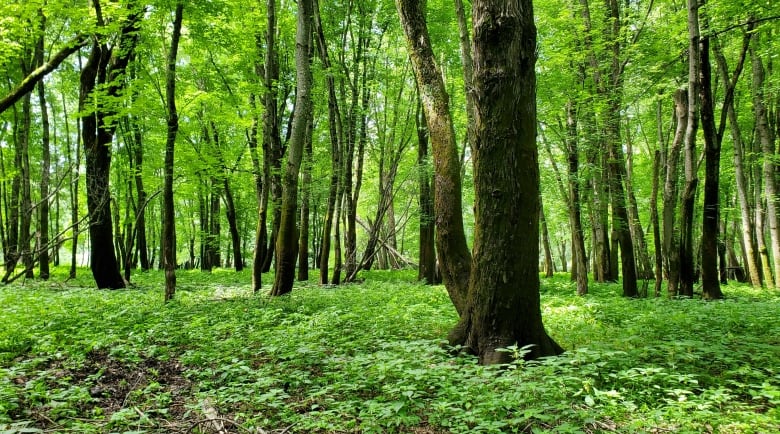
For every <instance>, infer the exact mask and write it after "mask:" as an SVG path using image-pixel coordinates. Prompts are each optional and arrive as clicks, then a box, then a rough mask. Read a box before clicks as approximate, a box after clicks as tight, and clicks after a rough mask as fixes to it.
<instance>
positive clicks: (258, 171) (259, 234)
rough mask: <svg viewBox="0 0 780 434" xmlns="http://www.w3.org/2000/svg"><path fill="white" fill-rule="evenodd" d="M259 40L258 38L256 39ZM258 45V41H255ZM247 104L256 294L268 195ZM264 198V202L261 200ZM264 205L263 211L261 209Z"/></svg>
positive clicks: (254, 108) (259, 284) (253, 102)
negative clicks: (254, 202) (254, 207)
mask: <svg viewBox="0 0 780 434" xmlns="http://www.w3.org/2000/svg"><path fill="white" fill-rule="evenodd" d="M258 38H259V37H258ZM257 44H258V46H259V45H260V42H259V40H258V41H257ZM255 72H256V73H257V75H261V74H260V73H261V72H262V71H261V68H260V65H259V64H258V65H256V66H255ZM249 103H250V106H251V107H252V125H251V127H250V128H249V131H248V133H247V140H248V142H249V155H250V157H251V159H252V177H253V178H254V181H255V197H256V199H257V225H256V227H255V246H254V248H253V249H252V291H253V292H258V291H260V288H262V286H263V259H264V255H265V248H266V238H267V233H266V222H265V219H266V217H265V216H266V215H267V210H268V194H267V192H268V191H267V189H265V188H264V186H265V184H264V183H263V167H262V164H261V163H260V156H259V155H258V150H257V134H258V133H257V130H258V126H259V123H260V122H259V119H258V116H257V103H256V96H255V95H254V94H252V95H250V96H249ZM263 197H265V201H264V200H263ZM263 205H265V209H264V208H263Z"/></svg>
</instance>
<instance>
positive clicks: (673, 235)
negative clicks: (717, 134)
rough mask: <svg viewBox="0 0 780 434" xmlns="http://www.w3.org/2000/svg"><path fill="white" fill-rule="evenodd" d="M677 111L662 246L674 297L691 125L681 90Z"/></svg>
mask: <svg viewBox="0 0 780 434" xmlns="http://www.w3.org/2000/svg"><path fill="white" fill-rule="evenodd" d="M674 111H675V116H676V119H677V128H676V129H675V133H674V139H672V144H671V146H670V147H669V152H668V154H667V156H666V176H665V181H664V195H663V196H664V197H663V204H664V209H663V222H664V223H663V225H664V228H663V245H664V269H665V270H666V276H667V279H668V284H667V292H668V293H669V296H670V297H675V296H677V294H678V293H679V288H680V238H679V234H678V232H677V231H676V230H675V214H676V210H677V197H678V186H677V179H678V178H679V176H680V174H679V170H678V168H677V166H678V163H679V161H680V154H681V150H682V144H683V142H684V140H685V131H686V130H687V125H688V97H687V92H686V91H685V90H681V89H678V90H676V91H675V93H674Z"/></svg>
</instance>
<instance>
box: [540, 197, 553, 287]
mask: <svg viewBox="0 0 780 434" xmlns="http://www.w3.org/2000/svg"><path fill="white" fill-rule="evenodd" d="M539 221H540V222H541V224H542V246H543V247H544V277H548V278H549V277H553V275H554V271H555V270H554V269H553V268H554V265H553V259H552V248H551V247H550V233H549V231H548V230H547V219H546V218H545V216H544V205H543V201H542V199H541V197H540V198H539Z"/></svg>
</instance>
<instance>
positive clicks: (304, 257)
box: [298, 119, 313, 281]
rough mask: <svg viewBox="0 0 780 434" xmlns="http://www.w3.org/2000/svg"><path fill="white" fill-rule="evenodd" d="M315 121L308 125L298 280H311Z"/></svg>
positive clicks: (304, 161)
mask: <svg viewBox="0 0 780 434" xmlns="http://www.w3.org/2000/svg"><path fill="white" fill-rule="evenodd" d="M312 124H313V121H312V119H309V122H308V124H307V125H306V137H305V141H306V142H305V144H304V152H305V153H304V156H303V177H302V178H303V179H302V182H303V185H302V186H301V217H300V219H301V223H300V236H299V237H298V280H299V281H306V280H309V220H310V213H311V209H310V206H311V187H312V183H311V170H312V156H313V155H312V153H313V149H312V137H311V135H312V128H313V125H312Z"/></svg>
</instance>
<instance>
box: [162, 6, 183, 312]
mask: <svg viewBox="0 0 780 434" xmlns="http://www.w3.org/2000/svg"><path fill="white" fill-rule="evenodd" d="M183 11H184V3H183V2H181V1H178V2H177V3H176V10H175V12H174V18H173V34H172V36H171V47H170V49H169V50H168V62H167V63H168V64H167V70H166V71H167V72H166V77H165V100H166V103H167V111H168V113H167V114H168V116H167V124H168V135H167V137H166V141H165V165H164V167H163V173H164V184H163V213H162V235H161V236H160V238H161V241H162V255H161V256H162V261H163V268H164V269H165V301H168V300H172V299H173V296H174V294H175V293H176V226H175V217H174V206H173V165H174V152H175V145H176V134H177V133H178V131H179V114H178V112H177V110H176V59H177V53H178V50H179V40H180V39H181V26H182V15H183Z"/></svg>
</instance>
